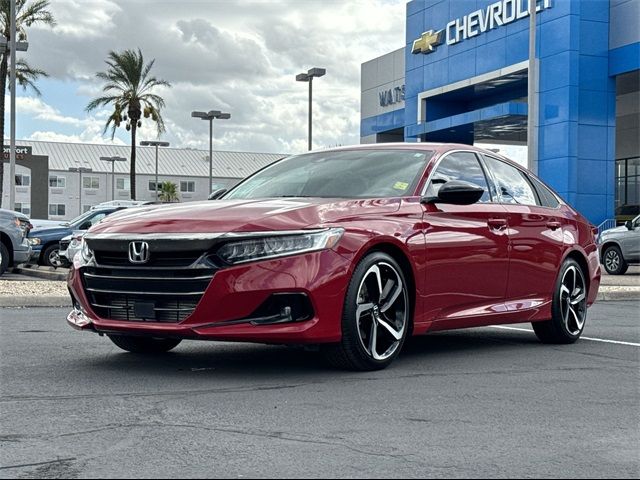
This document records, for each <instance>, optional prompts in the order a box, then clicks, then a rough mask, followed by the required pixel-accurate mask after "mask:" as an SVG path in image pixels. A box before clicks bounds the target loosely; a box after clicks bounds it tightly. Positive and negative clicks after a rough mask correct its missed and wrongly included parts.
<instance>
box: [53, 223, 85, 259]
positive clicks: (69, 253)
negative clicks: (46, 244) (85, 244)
mask: <svg viewBox="0 0 640 480" xmlns="http://www.w3.org/2000/svg"><path fill="white" fill-rule="evenodd" d="M85 233H87V231H86V230H78V231H76V232H73V233H72V234H71V235H67V236H66V237H64V238H63V239H62V240H60V251H59V252H58V254H59V255H60V257H61V258H62V259H63V261H64V262H65V263H66V264H67V265H71V264H72V263H73V259H74V257H75V256H76V254H77V253H78V252H80V248H81V247H82V237H84V234H85Z"/></svg>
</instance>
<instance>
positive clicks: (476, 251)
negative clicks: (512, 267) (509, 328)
mask: <svg viewBox="0 0 640 480" xmlns="http://www.w3.org/2000/svg"><path fill="white" fill-rule="evenodd" d="M450 180H463V181H466V182H470V183H473V184H476V185H478V186H481V187H482V188H484V189H485V194H484V195H483V197H482V198H481V199H480V201H479V202H478V203H475V204H473V205H448V204H442V203H429V204H425V205H424V222H425V225H426V234H425V238H426V256H427V266H426V278H425V285H426V288H425V295H426V298H425V305H426V306H425V309H426V312H425V313H426V315H425V318H426V319H429V320H435V321H436V324H434V327H435V328H438V327H439V326H438V323H439V322H450V321H452V320H460V319H461V318H463V317H469V318H473V322H476V321H480V323H482V320H481V319H482V316H486V315H490V314H494V313H499V312H501V311H503V310H504V297H505V292H506V289H507V274H508V268H509V238H508V224H507V212H506V211H505V209H504V207H503V206H502V205H500V204H499V203H497V202H494V198H493V192H491V191H490V190H489V182H488V180H487V176H486V174H485V172H484V169H483V167H482V166H481V164H480V162H479V161H478V157H477V156H476V154H475V153H473V152H453V153H450V154H448V155H446V156H445V157H444V158H443V159H442V160H440V162H439V163H438V164H437V165H436V168H435V170H434V172H433V174H432V175H431V176H430V179H429V183H428V184H427V189H426V192H425V193H426V195H427V196H430V197H435V196H437V192H438V189H439V188H440V186H442V185H443V184H444V183H445V182H447V181H450ZM440 327H445V325H444V324H440Z"/></svg>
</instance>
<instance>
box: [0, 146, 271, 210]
mask: <svg viewBox="0 0 640 480" xmlns="http://www.w3.org/2000/svg"><path fill="white" fill-rule="evenodd" d="M130 154H131V147H129V146H119V145H97V144H83V143H62V142H40V141H30V140H24V141H23V140H18V141H17V142H16V187H15V189H16V191H15V195H16V196H15V207H16V208H15V209H16V210H18V211H20V212H22V213H24V214H26V215H28V216H29V217H31V218H34V219H50V220H70V219H72V218H74V217H76V216H78V215H79V214H80V213H82V212H85V211H87V210H89V209H90V208H91V207H92V206H94V205H97V204H99V203H102V202H107V201H111V200H129V199H130V198H131V184H130V179H129V165H130V163H129V157H130ZM283 156H284V155H279V154H271V153H249V152H225V151H215V152H214V153H213V180H212V185H211V190H210V189H209V187H208V183H209V182H208V180H209V152H208V151H204V150H195V149H188V148H159V149H158V170H157V172H158V184H161V183H162V182H166V181H169V182H172V183H174V184H175V185H176V187H177V191H178V198H179V200H180V201H195V200H206V199H207V197H208V196H209V193H210V192H211V191H213V190H215V189H218V188H228V187H230V186H233V185H235V184H236V183H238V182H239V181H240V180H241V179H243V178H244V177H246V176H248V175H250V174H251V173H253V172H255V171H256V170H259V169H260V168H262V167H264V166H266V165H268V164H270V163H272V162H274V161H276V160H278V159H279V158H282V157H283ZM100 157H122V158H125V159H126V161H119V162H115V163H114V164H113V168H114V173H113V174H112V165H111V163H109V162H105V161H103V160H100ZM136 157H137V158H136V199H137V200H142V201H155V199H156V150H155V147H137V148H136ZM8 161H9V148H8V147H6V148H5V152H4V162H5V170H4V171H5V175H4V188H3V192H4V193H3V198H2V206H3V208H8V205H9V189H10V185H9V175H8V173H9V164H8ZM79 169H82V170H83V171H84V173H81V172H80V171H79Z"/></svg>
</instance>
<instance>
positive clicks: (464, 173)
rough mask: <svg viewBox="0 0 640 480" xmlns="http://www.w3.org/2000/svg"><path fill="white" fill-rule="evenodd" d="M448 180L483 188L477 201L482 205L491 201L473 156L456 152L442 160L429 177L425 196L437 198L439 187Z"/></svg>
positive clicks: (468, 153)
mask: <svg viewBox="0 0 640 480" xmlns="http://www.w3.org/2000/svg"><path fill="white" fill-rule="evenodd" d="M450 180H462V181H465V182H469V183H473V184H474V185H478V186H479V187H482V188H484V194H483V195H482V198H481V199H480V200H479V201H480V202H483V203H486V202H490V201H491V196H490V195H489V186H488V184H487V178H486V177H485V175H484V171H483V170H482V167H481V166H480V162H479V161H478V158H477V157H476V156H475V154H473V153H470V152H457V153H452V154H450V155H447V156H446V157H445V158H443V159H442V161H441V162H440V163H439V164H438V166H437V167H436V171H435V172H434V174H433V176H432V177H431V181H430V182H429V186H428V187H427V192H426V196H427V197H437V196H438V190H440V187H441V186H442V185H444V184H445V183H447V182H448V181H450Z"/></svg>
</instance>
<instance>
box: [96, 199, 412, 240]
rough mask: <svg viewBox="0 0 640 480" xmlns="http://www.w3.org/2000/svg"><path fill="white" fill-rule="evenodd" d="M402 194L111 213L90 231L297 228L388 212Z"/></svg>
mask: <svg viewBox="0 0 640 480" xmlns="http://www.w3.org/2000/svg"><path fill="white" fill-rule="evenodd" d="M399 208H400V199H399V198H385V199H350V200H344V199H327V198H274V199H261V200H213V201H207V202H193V203H181V204H176V205H164V206H162V207H161V208H157V207H151V208H148V209H147V208H142V209H137V211H136V212H135V213H134V212H133V211H129V212H127V214H124V215H122V214H117V215H111V216H109V217H107V218H105V219H104V220H103V221H102V222H100V223H99V224H98V225H96V226H95V227H93V228H92V229H91V230H90V233H226V232H257V231H278V230H296V229H300V228H309V227H314V226H321V225H323V224H328V223H333V222H337V221H341V220H347V219H349V218H358V217H363V216H369V215H380V214H388V213H393V212H395V211H397V210H398V209H399Z"/></svg>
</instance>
